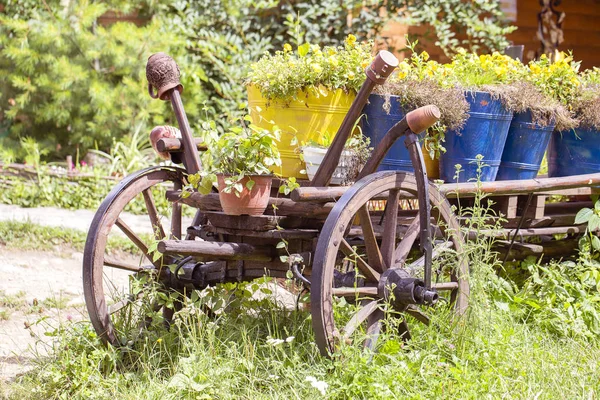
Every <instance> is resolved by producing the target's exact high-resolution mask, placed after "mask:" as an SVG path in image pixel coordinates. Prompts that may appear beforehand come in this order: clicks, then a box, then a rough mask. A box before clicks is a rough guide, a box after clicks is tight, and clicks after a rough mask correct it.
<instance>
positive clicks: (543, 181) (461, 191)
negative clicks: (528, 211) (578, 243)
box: [438, 173, 600, 198]
mask: <svg viewBox="0 0 600 400" xmlns="http://www.w3.org/2000/svg"><path fill="white" fill-rule="evenodd" d="M580 186H600V173H595V174H586V175H576V176H565V177H560V178H537V179H524V180H520V181H516V180H515V181H497V182H481V183H480V184H477V183H476V182H465V183H447V184H442V185H439V186H438V189H439V190H440V192H442V194H444V195H446V197H449V198H452V197H457V196H465V197H469V196H474V194H475V192H477V190H478V188H479V190H480V191H481V193H489V194H493V195H496V196H498V195H514V194H527V193H539V192H544V191H548V190H559V189H571V188H576V187H580Z"/></svg>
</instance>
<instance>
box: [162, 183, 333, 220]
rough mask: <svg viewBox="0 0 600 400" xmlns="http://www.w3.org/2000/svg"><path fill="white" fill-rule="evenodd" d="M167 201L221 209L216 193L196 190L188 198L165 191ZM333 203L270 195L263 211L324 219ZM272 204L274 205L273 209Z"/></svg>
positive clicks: (267, 213) (215, 209) (176, 192)
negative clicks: (299, 201)
mask: <svg viewBox="0 0 600 400" xmlns="http://www.w3.org/2000/svg"><path fill="white" fill-rule="evenodd" d="M167 199H168V200H169V201H181V202H182V203H184V204H187V205H189V206H191V207H196V208H199V209H200V210H202V211H221V202H220V201H219V194H218V193H209V194H207V195H202V194H200V193H198V192H194V193H192V194H191V195H190V196H189V197H188V198H185V199H182V198H181V192H179V191H176V190H169V191H167ZM334 205H335V203H333V202H330V203H320V204H319V203H296V202H295V201H293V200H290V199H286V198H283V197H271V198H270V200H269V205H268V206H267V209H266V211H265V214H266V215H273V214H275V213H276V214H277V215H280V216H296V217H310V218H311V219H325V218H327V216H328V215H329V212H330V211H331V209H332V208H333V206H334ZM273 206H276V207H277V209H276V210H275V209H274V208H273Z"/></svg>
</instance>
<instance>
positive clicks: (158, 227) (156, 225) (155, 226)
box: [142, 189, 165, 240]
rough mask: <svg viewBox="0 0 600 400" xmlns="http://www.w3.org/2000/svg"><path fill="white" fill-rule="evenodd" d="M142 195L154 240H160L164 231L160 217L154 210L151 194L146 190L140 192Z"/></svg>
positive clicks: (163, 235) (163, 236)
mask: <svg viewBox="0 0 600 400" xmlns="http://www.w3.org/2000/svg"><path fill="white" fill-rule="evenodd" d="M142 194H143V195H144V202H145V203H146V209H147V210H148V217H150V222H151V223H152V230H153V231H154V237H155V238H156V240H162V239H164V238H165V230H164V229H163V227H162V224H161V223H160V216H159V214H158V210H157V209H156V205H155V204H154V198H153V197H152V193H150V189H146V190H143V191H142Z"/></svg>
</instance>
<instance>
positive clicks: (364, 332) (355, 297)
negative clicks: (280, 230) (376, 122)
mask: <svg viewBox="0 0 600 400" xmlns="http://www.w3.org/2000/svg"><path fill="white" fill-rule="evenodd" d="M416 193H417V184H416V180H415V177H414V175H412V174H407V173H402V172H394V171H386V172H380V173H376V174H372V175H370V176H367V177H365V178H363V179H362V180H361V181H359V182H357V183H356V184H355V185H354V186H353V187H352V188H350V189H349V190H348V191H347V192H346V193H345V194H344V196H342V198H341V199H340V200H339V201H338V202H337V204H336V206H335V207H334V208H333V210H332V212H331V213H330V215H329V217H328V218H327V220H326V222H325V225H324V227H323V229H322V231H321V234H320V236H319V241H318V243H317V249H316V252H315V257H314V260H315V261H314V263H313V270H312V287H311V307H312V319H313V328H314V332H315V340H316V342H317V345H318V347H319V349H320V351H321V353H322V354H324V355H329V354H331V353H332V352H334V351H335V349H336V347H337V343H339V342H340V341H345V342H348V341H351V340H352V337H353V335H354V336H356V337H366V340H365V341H364V343H363V344H364V346H365V347H367V348H371V349H373V348H374V347H375V345H376V343H377V337H378V334H379V332H380V330H381V328H382V319H383V318H384V313H383V311H382V304H383V302H384V300H383V299H382V298H381V295H380V293H381V292H380V291H378V285H379V281H380V277H381V274H382V273H383V272H384V271H386V270H387V269H389V268H390V267H391V268H399V267H403V268H404V269H407V268H408V267H410V269H411V276H417V277H418V275H419V270H421V271H422V269H423V264H424V262H423V257H419V255H418V254H417V255H416V256H415V255H414V254H413V253H414V247H415V246H414V245H415V244H416V243H417V241H418V236H419V231H420V229H419V222H418V220H419V218H418V214H417V215H416V216H411V217H408V218H404V217H402V215H404V214H409V213H407V212H406V211H407V210H406V208H409V207H407V206H408V205H410V204H411V203H410V202H408V203H407V202H406V201H402V200H400V201H399V199H400V198H402V197H406V196H404V195H406V194H409V195H412V196H415V197H416ZM382 194H385V197H384V199H383V200H381V195H382ZM429 195H430V203H431V205H432V215H435V216H436V217H437V219H436V221H437V223H436V238H435V239H434V245H435V246H434V251H433V255H434V263H433V267H434V269H435V272H434V282H435V283H436V284H437V285H438V286H439V287H440V288H442V289H451V291H450V292H449V293H450V295H449V296H447V297H448V300H449V301H451V302H453V303H454V312H455V313H457V314H462V313H463V312H464V311H465V309H466V306H467V300H468V282H467V273H468V264H467V261H466V259H464V258H463V257H462V253H463V251H462V250H463V248H462V247H463V241H462V238H461V235H460V231H459V226H458V222H457V221H456V218H455V217H454V214H453V213H452V210H451V208H450V205H449V204H448V202H447V201H446V199H445V198H444V197H443V196H442V195H441V194H440V193H439V191H438V190H437V189H435V188H434V187H432V186H430V190H429ZM374 199H377V201H378V202H380V203H381V202H383V203H384V204H385V207H384V210H381V209H380V210H377V211H374V210H373V200H374ZM380 208H381V207H380ZM399 228H400V230H398V229H399ZM397 236H402V240H398V239H397ZM438 236H439V237H438ZM445 248H448V249H445ZM411 250H412V251H411ZM450 254H454V258H455V260H454V264H455V265H454V266H453V267H454V268H452V269H451V270H450V269H449V268H448V265H446V266H445V267H444V266H443V265H442V266H440V264H441V263H443V262H447V261H448V258H451V257H449V256H450ZM444 257H446V259H444ZM340 259H342V260H343V261H342V262H341V261H340ZM348 259H350V264H351V265H350V271H348V270H344V269H343V268H344V266H343V265H344V264H343V263H344V262H346V263H348ZM352 270H353V271H354V272H352ZM353 274H354V275H355V276H356V275H359V276H360V277H361V278H360V279H356V278H355V279H354V284H353V287H351V286H352V281H351V279H350V278H351V277H352V275H353ZM340 276H342V277H344V279H345V281H344V280H343V279H342V280H340ZM442 283H443V284H442ZM340 284H341V286H340ZM334 286H335V287H334ZM341 297H344V298H345V299H350V300H351V301H352V302H353V304H355V309H352V313H351V314H349V315H346V316H345V317H340V316H339V314H341V313H339V312H337V311H335V312H334V306H335V304H336V303H339V299H340V298H341ZM404 312H405V314H408V315H412V316H413V317H415V318H416V319H418V320H420V321H422V322H427V321H428V320H427V318H426V316H425V314H423V312H421V310H419V309H417V308H415V307H410V308H408V309H405V310H404ZM401 325H402V324H401ZM404 326H405V327H406V324H404ZM359 331H360V334H358V332H359Z"/></svg>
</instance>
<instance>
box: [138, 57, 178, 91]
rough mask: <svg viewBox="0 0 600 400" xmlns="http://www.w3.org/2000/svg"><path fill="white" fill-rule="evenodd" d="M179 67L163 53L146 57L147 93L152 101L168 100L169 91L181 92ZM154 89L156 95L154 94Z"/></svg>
mask: <svg viewBox="0 0 600 400" xmlns="http://www.w3.org/2000/svg"><path fill="white" fill-rule="evenodd" d="M179 76H180V72H179V67H178V66H177V63H176V62H175V60H173V59H172V58H171V57H169V56H168V55H166V54H165V53H156V54H152V55H151V56H150V57H148V62H147V63H146V78H147V79H148V93H150V96H151V97H152V98H154V99H156V98H159V99H161V100H169V90H171V89H177V90H178V91H179V93H182V92H183V85H182V84H181V82H179ZM154 89H156V90H157V93H154Z"/></svg>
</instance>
